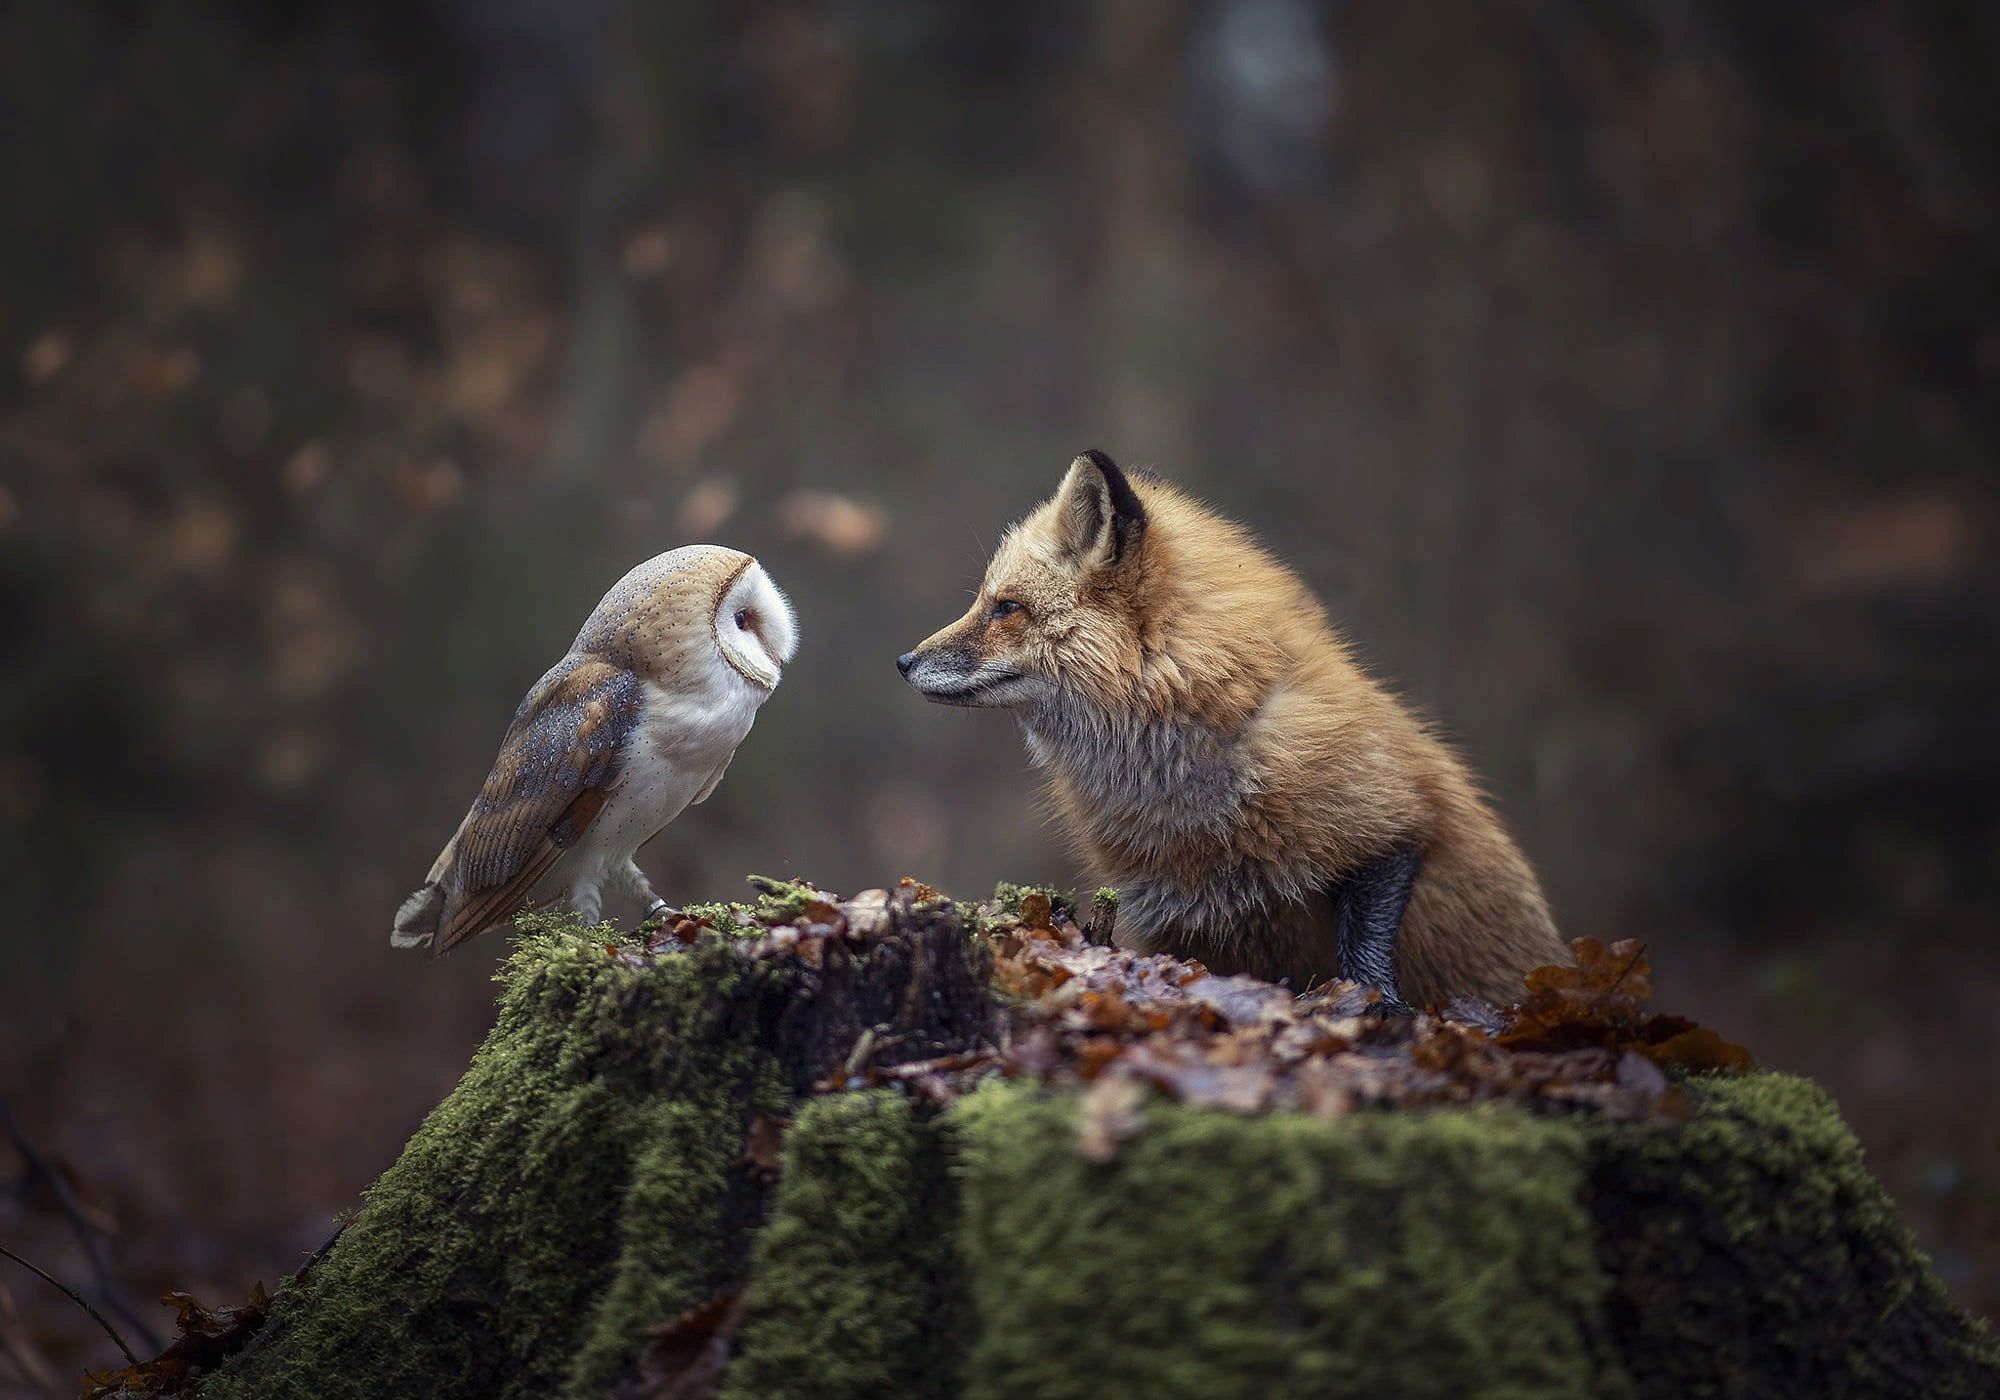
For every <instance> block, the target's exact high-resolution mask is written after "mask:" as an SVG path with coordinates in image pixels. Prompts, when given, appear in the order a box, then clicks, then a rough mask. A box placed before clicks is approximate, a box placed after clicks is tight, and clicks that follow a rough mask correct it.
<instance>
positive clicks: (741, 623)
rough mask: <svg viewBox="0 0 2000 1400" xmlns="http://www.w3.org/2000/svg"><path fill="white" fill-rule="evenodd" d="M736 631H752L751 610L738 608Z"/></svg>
mask: <svg viewBox="0 0 2000 1400" xmlns="http://www.w3.org/2000/svg"><path fill="white" fill-rule="evenodd" d="M736 630H737V631H739V632H747V631H749V630H750V609H748V608H738V609H737V610H736Z"/></svg>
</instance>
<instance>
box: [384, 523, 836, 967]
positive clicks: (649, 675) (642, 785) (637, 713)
mask: <svg viewBox="0 0 2000 1400" xmlns="http://www.w3.org/2000/svg"><path fill="white" fill-rule="evenodd" d="M797 645H798V625H797V622H796V620H795V619H794V618H793V616H792V608H791V604H790V603H788V602H787V601H786V600H785V595H784V594H783V593H781V592H779V591H778V587H777V585H776V584H774V583H772V582H771V578H770V575H768V574H766V573H765V572H764V569H763V566H762V565H760V564H759V563H758V562H757V561H756V560H755V559H753V558H751V557H750V556H749V555H747V554H741V553H738V552H737V551H736V550H733V549H723V548H721V547H719V546H716V545H705V544H698V545H689V546H687V547H686V548H683V549H675V550H669V551H668V552H667V553H665V554H662V555H659V556H657V557H656V558H653V559H649V560H647V561H646V562H645V563H643V564H641V565H639V566H638V567H637V568H635V569H633V570H632V572H631V573H629V574H627V575H625V577H624V578H622V579H620V580H619V581H618V583H617V585H616V586H614V587H613V588H612V590H611V591H610V592H609V593H607V594H605V595H604V601H602V602H601V603H599V604H598V605H597V610H596V611H595V612H593V613H591V615H590V617H589V619H588V620H587V621H586V622H585V623H584V624H583V630H582V631H581V632H578V633H577V634H576V640H575V641H574V642H572V643H571V644H570V648H569V653H568V655H566V656H564V657H563V659H562V660H560V661H558V662H557V663H556V664H555V665H554V666H553V667H551V668H550V669H549V671H548V673H547V674H546V675H544V676H543V677H542V678H541V680H539V681H537V682H536V683H535V686H534V688H533V689H532V690H530V691H529V692H528V697H527V699H525V700H523V701H522V702H521V707H520V708H519V709H518V710H516V711H515V712H514V722H513V723H512V724H510V725H509V726H508V727H507V735H506V737H505V738H504V739H502V740H501V741H500V756H499V757H498V758H497V759H495V760H494V763H493V771H492V772H491V773H490V774H488V775H487V778H486V785H485V786H484V787H482V788H481V789H480V790H479V796H478V797H477V798H476V799H475V800H474V801H473V804H472V810H471V811H469V812H467V813H466V814H465V820H464V821H462V822H460V823H459V827H458V831H457V833H456V834H455V835H454V836H453V837H452V838H451V840H450V841H448V842H446V843H445V848H444V850H443V852H442V853H440V854H439V856H438V858H437V863H436V864H434V865H433V866H431V873H430V875H429V876H428V877H427V878H426V879H425V881H424V883H423V885H422V886H421V887H420V888H419V889H418V890H417V892H416V893H415V894H413V895H411V896H410V897H409V898H408V899H406V900H404V901H403V905H402V907H401V908H400V909H398V910H397V911H396V921H395V928H394V931H393V932H392V933H391V934H390V939H389V941H390V942H391V943H393V944H395V945H396V946H397V947H399V948H422V947H429V948H430V949H431V950H432V951H433V952H436V953H445V952H449V951H450V950H451V949H453V948H455V947H457V946H458V945H459V944H460V943H463V942H464V941H465V940H466V939H468V938H471V937H474V936H475V935H477V934H481V933H484V932H485V931H486V930H487V929H490V928H496V927H498V926H499V925H501V924H504V923H506V922H507V921H508V920H509V919H511V918H512V917H513V916H514V915H515V913H517V912H518V911H519V910H520V909H521V908H522V907H523V906H524V905H542V904H549V903H554V902H556V901H558V900H560V901H563V902H565V903H567V904H568V906H569V907H570V908H571V909H573V910H575V911H576V912H577V914H579V915H580V916H582V917H583V918H584V919H585V920H595V919H596V918H597V917H598V916H599V914H600V912H601V910H602V907H603V898H604V896H605V895H606V894H607V893H609V894H614V895H618V896H621V897H630V898H632V899H635V900H637V901H638V902H639V903H641V904H643V905H644V906H645V907H646V910H647V913H648V914H651V913H653V912H655V911H657V910H659V909H662V908H664V907H665V906H666V901H665V900H663V899H661V898H660V897H659V896H657V895H655V894H654V893H653V887H652V886H651V885H650V884H648V883H647V881H646V877H645V875H644V873H643V872H641V871H640V869H639V867H638V864H637V863H636V862H635V861H634V860H633V856H634V855H635V854H637V852H638V850H639V848H640V847H641V846H643V845H645V844H646V842H647V841H649V840H651V839H652V838H653V836H654V835H656V834H657V833H658V832H659V830H660V829H661V828H662V827H664V826H665V825H666V824H667V823H668V822H670V821H672V820H673V819H674V818H675V817H677V816H679V815H680V814H681V812H682V811H683V810H685V809H686V808H687V807H688V806H689V805H690V804H692V803H697V802H704V801H706V800H707V799H708V795H709V794H710V793H712V792H714V791H715V786H716V784H717V783H719V782H721V781H722V774H723V771H724V770H725V769H726V768H728V767H729V760H730V758H731V756H732V755H734V754H735V752H736V746H737V745H738V744H741V743H742V742H743V738H744V736H745V735H746V734H748V733H749V732H750V722H751V721H752V720H753V719H755V718H756V716H757V709H758V707H759V706H760V705H762V704H763V703H764V702H765V701H766V700H767V699H769V698H770V695H771V692H772V691H773V690H774V689H776V688H777V684H778V676H779V673H780V672H781V670H782V669H783V667H784V665H785V663H786V662H788V661H790V660H791V659H792V652H793V650H794V649H795V648H796V647H797Z"/></svg>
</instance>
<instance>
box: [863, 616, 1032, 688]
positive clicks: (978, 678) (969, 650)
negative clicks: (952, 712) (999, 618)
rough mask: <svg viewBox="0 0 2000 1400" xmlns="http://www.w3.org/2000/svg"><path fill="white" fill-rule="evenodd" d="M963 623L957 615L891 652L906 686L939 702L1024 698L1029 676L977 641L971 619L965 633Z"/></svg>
mask: <svg viewBox="0 0 2000 1400" xmlns="http://www.w3.org/2000/svg"><path fill="white" fill-rule="evenodd" d="M968 625H969V624H968V620H967V619H963V618H961V619H960V620H959V621H958V622H956V623H953V624H952V625H951V626H950V627H947V628H945V629H944V630H943V631H941V632H939V633H937V634H936V635H934V636H931V637H927V638H925V639H924V640H923V641H921V642H919V643H918V644H917V645H916V646H915V647H914V648H912V649H911V650H909V651H906V652H904V653H903V654H902V655H901V656H899V657H897V658H896V669H897V670H898V671H900V672H902V674H903V679H904V680H906V681H908V682H909V683H910V688H911V689H912V690H914V691H916V692H917V694H919V695H921V696H923V697H924V699H926V700H929V701H932V702H933V703H935V704H939V705H967V706H976V707H980V708H993V707H1002V706H1007V705H1018V704H1020V703H1022V702H1023V701H1025V700H1026V699H1028V698H1029V691H1030V690H1031V689H1032V684H1031V682H1030V679H1029V678H1028V677H1027V676H1024V675H1023V674H1022V672H1021V670H1020V669H1019V668H1018V667H1017V666H1015V665H1013V664H1012V663H1011V662H1009V661H1007V660H1003V659H1002V658H1000V657H998V656H995V655H993V654H991V652H990V650H989V649H987V648H986V647H984V646H981V645H980V634H979V632H978V630H977V625H976V624H971V625H972V628H973V630H972V632H971V634H970V635H968V633H967V628H968Z"/></svg>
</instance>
